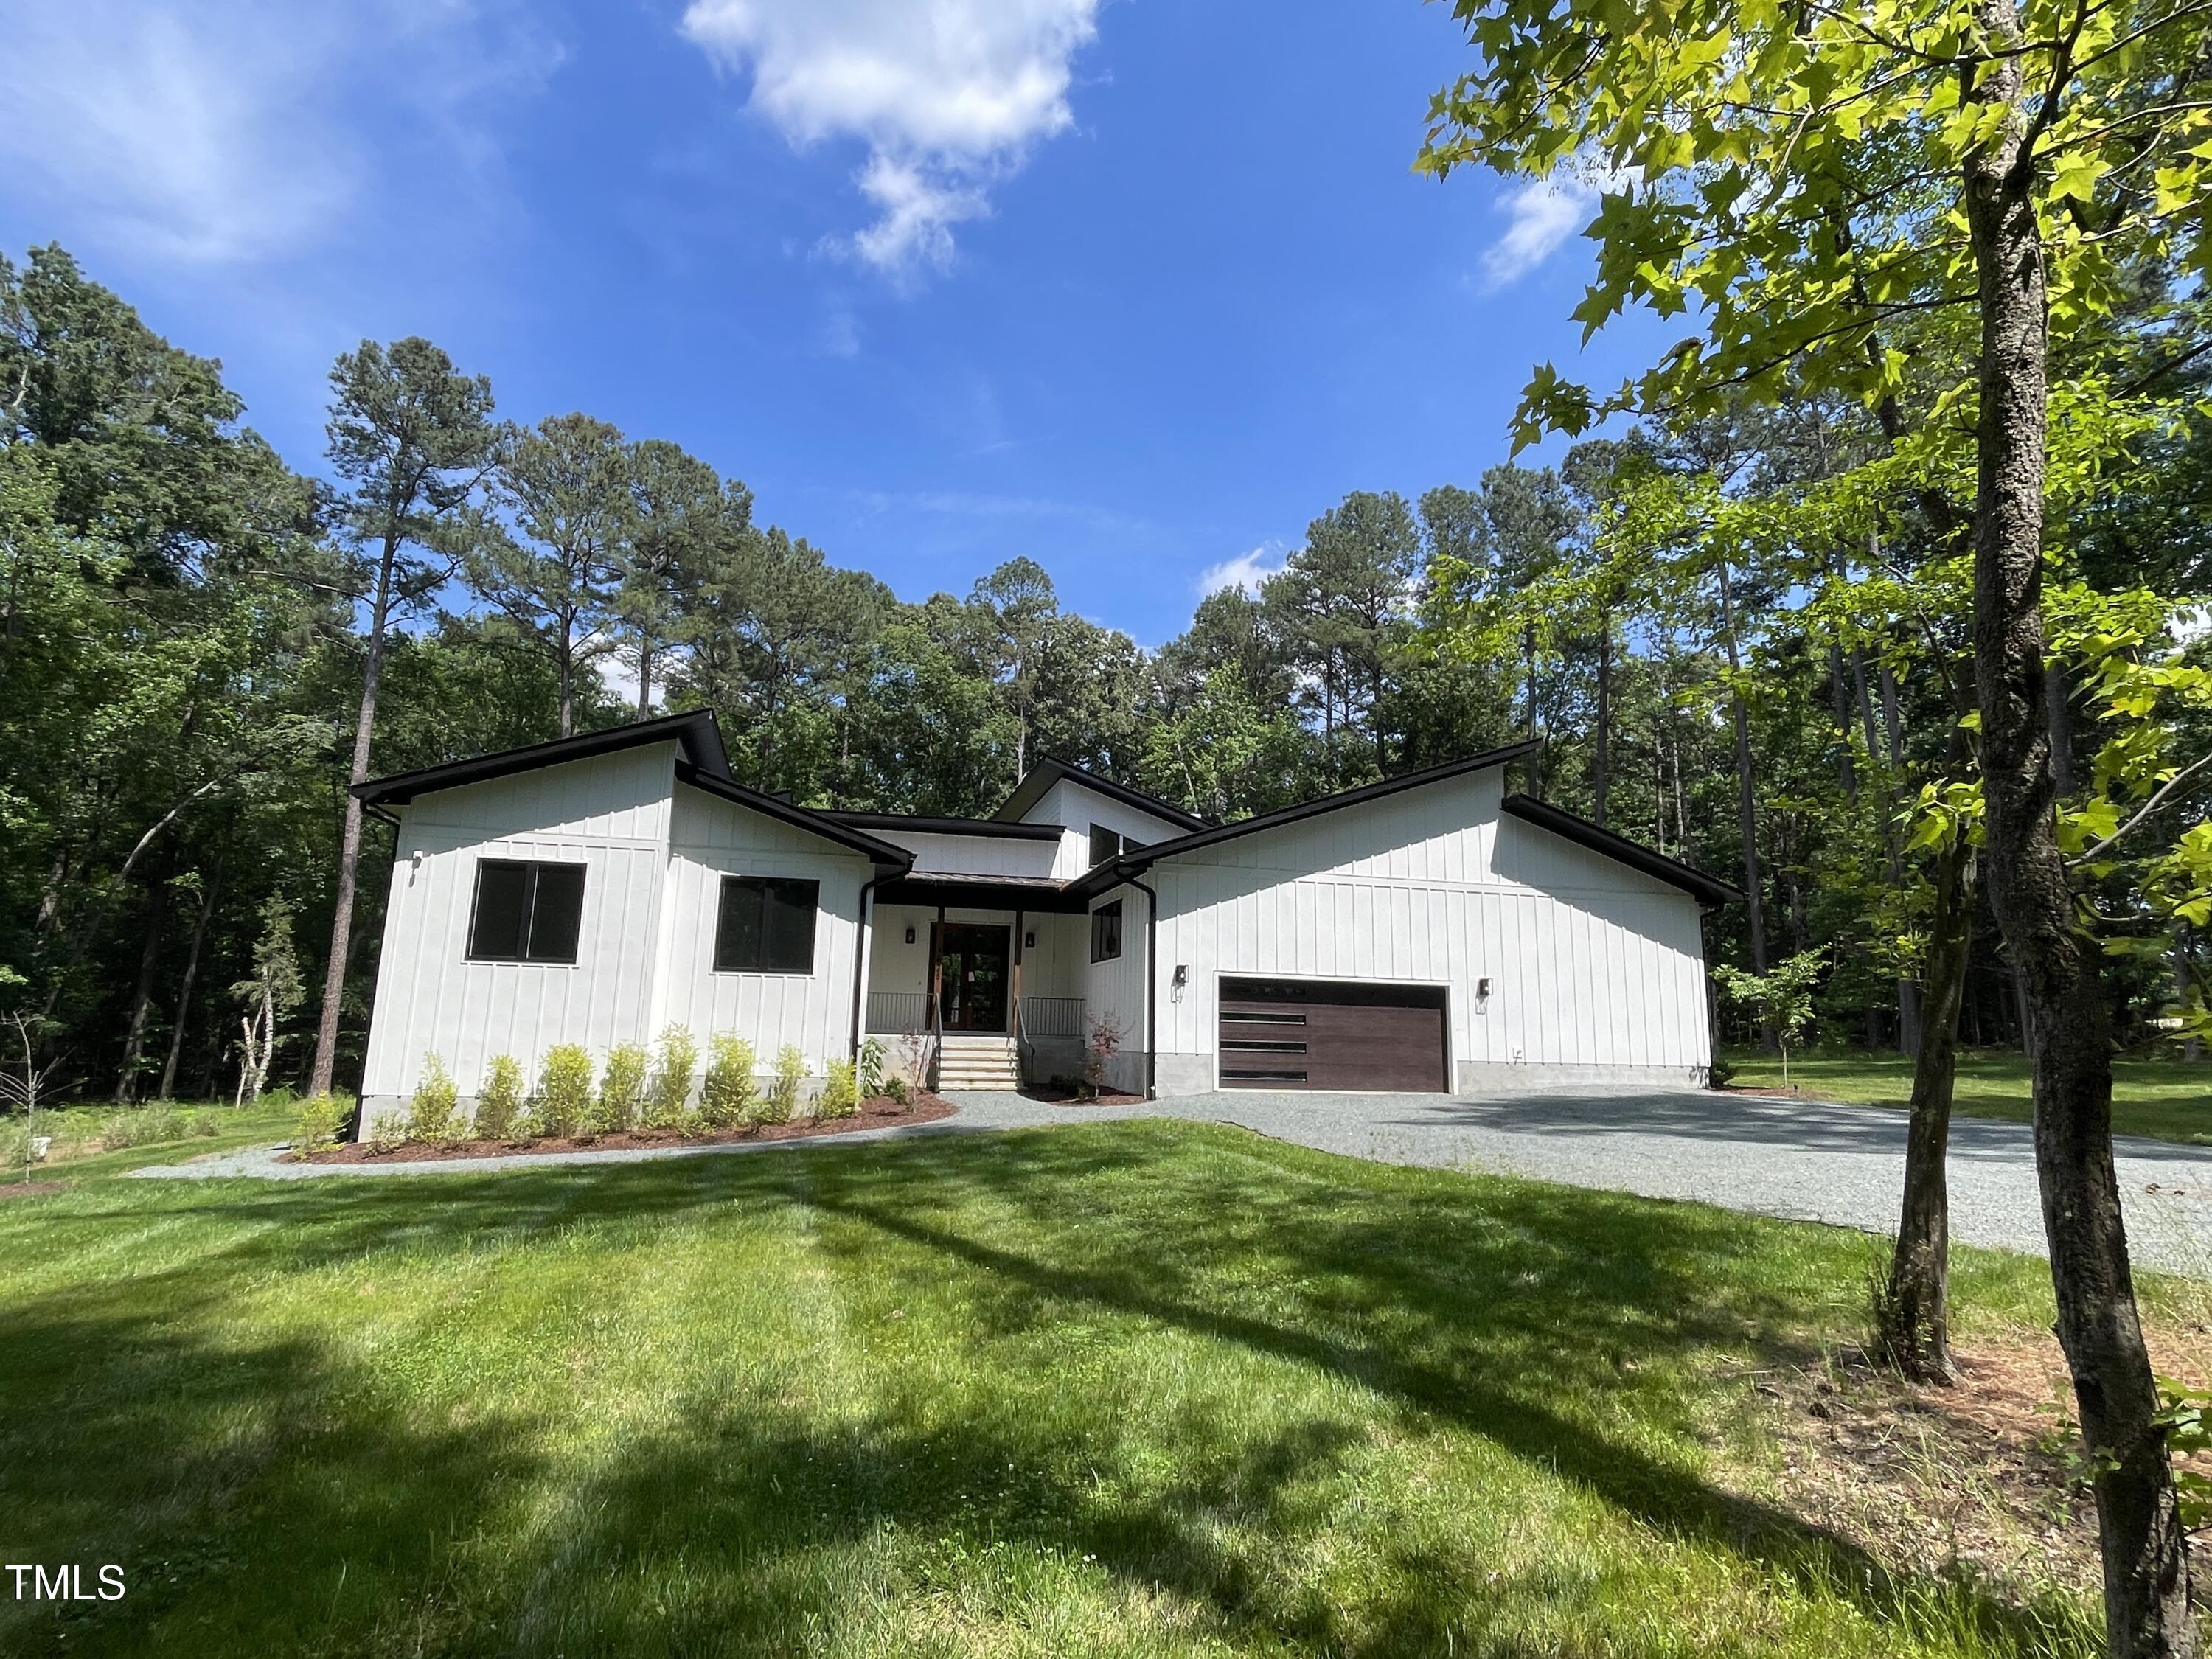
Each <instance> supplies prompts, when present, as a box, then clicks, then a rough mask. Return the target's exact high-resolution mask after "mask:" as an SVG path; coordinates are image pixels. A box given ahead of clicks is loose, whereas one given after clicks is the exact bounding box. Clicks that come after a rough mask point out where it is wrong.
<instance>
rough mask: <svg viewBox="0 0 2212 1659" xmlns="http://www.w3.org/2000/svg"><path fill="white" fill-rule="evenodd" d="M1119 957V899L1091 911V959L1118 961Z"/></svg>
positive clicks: (1096, 960) (1095, 960) (1094, 960)
mask: <svg viewBox="0 0 2212 1659" xmlns="http://www.w3.org/2000/svg"><path fill="white" fill-rule="evenodd" d="M1120 960H1121V900H1119V899H1115V901H1114V902H1112V903H1111V904H1102V905H1100V906H1099V907H1098V908H1097V909H1096V910H1093V911H1092V912H1091V961H1093V962H1118V961H1120Z"/></svg>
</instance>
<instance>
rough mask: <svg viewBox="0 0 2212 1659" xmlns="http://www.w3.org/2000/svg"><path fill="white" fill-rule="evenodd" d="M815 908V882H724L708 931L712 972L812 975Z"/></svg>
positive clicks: (818, 895) (818, 897) (818, 891)
mask: <svg viewBox="0 0 2212 1659" xmlns="http://www.w3.org/2000/svg"><path fill="white" fill-rule="evenodd" d="M821 908H822V884H821V883H820V882H818V881H783V880H779V879H777V878H775V877H772V876H724V877H723V878H722V914H721V916H720V920H719V921H717V922H716V924H715V927H714V971H715V972H716V973H718V974H811V973H812V972H813V971H814V918H815V916H816V915H817V913H818V912H819V911H820V909H821Z"/></svg>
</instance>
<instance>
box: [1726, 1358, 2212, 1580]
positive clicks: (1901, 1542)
mask: <svg viewBox="0 0 2212 1659" xmlns="http://www.w3.org/2000/svg"><path fill="white" fill-rule="evenodd" d="M2150 1340H2151V1347H2152V1361H2153V1364H2154V1366H2155V1367H2156V1369H2157V1370H2158V1371H2159V1372H2160V1375H2161V1376H2177V1377H2180V1378H2182V1379H2184V1380H2187V1381H2191V1382H2200V1381H2202V1379H2203V1375H2204V1364H2205V1361H2206V1359H2207V1358H2208V1357H2209V1356H2212V1340H2208V1336H2207V1333H2206V1332H2205V1331H2204V1330H2203V1328H2194V1329H2191V1330H2186V1331H2167V1332H2153V1333H2151V1334H2150ZM1954 1358H1955V1360H1956V1362H1957V1369H1958V1381H1957V1382H1956V1383H1954V1384H1953V1385H1952V1386H1951V1387H1949V1388H1942V1387H1935V1386H1920V1385H1916V1384H1912V1383H1905V1382H1903V1381H1902V1380H1900V1379H1899V1378H1898V1377H1897V1376H1894V1375H1893V1374H1892V1373H1891V1372H1889V1371H1887V1370H1882V1369H1881V1368H1880V1367H1878V1366H1876V1365H1875V1364H1873V1362H1872V1361H1871V1360H1870V1359H1869V1357H1868V1356H1867V1355H1866V1353H1865V1352H1863V1351H1862V1350H1860V1349H1857V1348H1855V1347H1850V1348H1844V1349H1840V1350H1838V1351H1837V1352H1833V1353H1832V1354H1830V1355H1829V1356H1827V1358H1826V1359H1825V1360H1822V1361H1815V1362H1814V1363H1812V1364H1803V1365H1784V1366H1779V1367H1778V1368H1776V1369H1773V1370H1765V1371H1762V1372H1758V1373H1754V1374H1753V1386H1754V1388H1755V1389H1756V1391H1757V1393H1758V1395H1759V1396H1760V1397H1761V1399H1762V1401H1764V1402H1765V1405H1766V1407H1767V1411H1766V1426H1767V1427H1768V1428H1769V1430H1770V1431H1771V1433H1772V1434H1773V1436H1774V1442H1775V1447H1776V1450H1777V1451H1778V1454H1779V1456H1778V1463H1779V1467H1778V1468H1777V1469H1774V1470H1771V1471H1769V1472H1767V1473H1766V1474H1765V1482H1766V1483H1770V1484H1769V1489H1768V1491H1767V1492H1765V1495H1766V1496H1769V1497H1772V1498H1779V1499H1780V1500H1781V1501H1782V1503H1783V1504H1784V1505H1785V1506H1786V1507H1787V1508H1788V1509H1789V1510H1790V1511H1791V1512H1792V1513H1793V1514H1795V1515H1796V1516H1798V1517H1799V1518H1801V1519H1802V1520H1803V1521H1805V1522H1808V1523H1809V1524H1811V1525H1813V1526H1816V1527H1819V1528H1822V1529H1824V1530H1826V1531H1828V1532H1832V1533H1834V1534H1837V1535H1838V1536H1839V1537H1841V1538H1844V1539H1845V1540H1847V1541H1849V1542H1850V1543H1852V1544H1854V1545H1856V1546H1857V1547H1859V1548H1861V1549H1863V1550H1864V1551H1866V1552H1867V1553H1868V1554H1869V1555H1870V1556H1872V1557H1874V1558H1875V1559H1876V1560H1878V1561H1880V1562H1881V1563H1882V1564H1883V1565H1885V1566H1887V1567H1888V1568H1889V1569H1891V1570H1892V1571H1898V1572H1904V1573H1913V1574H1942V1573H1957V1572H1965V1573H1966V1574H1968V1575H1969V1576H1971V1577H1974V1578H1977V1579H1979V1580H1982V1581H1983V1582H1985V1583H1990V1584H1991V1585H1992V1586H1994V1587H1999V1588H2001V1589H2003V1590H2005V1591H2006V1592H2008V1594H2011V1595H2020V1596H2026V1595H2032V1594H2033V1593H2034V1592H2035V1591H2036V1590H2037V1589H2042V1588H2045V1587H2048V1586H2051V1585H2057V1586H2058V1587H2060V1588H2063V1589H2068V1590H2071V1591H2075V1592H2076V1593H2078V1594H2081V1595H2087V1596H2091V1597H2094V1596H2096V1595H2099V1594H2100V1586H2101V1577H2100V1568H2099V1565H2098V1556H2097V1524H2096V1513H2095V1509H2094V1506H2093V1503H2092V1501H2091V1498H2090V1495H2089V1491H2088V1488H2087V1485H2086V1484H2085V1481H2084V1479H2083V1464H2082V1460H2081V1440H2080V1437H2079V1434H2078V1432H2077V1431H2076V1428H2075V1421H2074V1416H2073V1401H2072V1395H2071V1392H2070V1389H2069V1385H2068V1383H2067V1375H2066V1362H2065V1358H2064V1356H2063V1354H2062V1353H2061V1352H2060V1351H2059V1347H2058V1343H2057V1340H2056V1339H2055V1338H2053V1337H2052V1336H2051V1335H2050V1334H2048V1333H2047V1332H2023V1333H2021V1334H2017V1335H2015V1336H2009V1337H2004V1338H1993V1339H1986V1340H1978V1341H1975V1342H1972V1343H1970V1344H1966V1345H1964V1346H1958V1347H1956V1348H1954ZM1761 1484H1762V1482H1761V1481H1760V1480H1759V1476H1758V1475H1757V1474H1751V1475H1750V1478H1749V1480H1748V1481H1747V1485H1748V1486H1754V1487H1755V1486H1759V1485H1761ZM1747 1495H1752V1494H1751V1493H1750V1492H1747Z"/></svg>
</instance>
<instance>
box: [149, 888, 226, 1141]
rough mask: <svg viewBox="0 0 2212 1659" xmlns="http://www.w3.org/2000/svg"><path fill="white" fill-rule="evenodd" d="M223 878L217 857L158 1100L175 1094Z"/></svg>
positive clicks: (188, 950)
mask: <svg viewBox="0 0 2212 1659" xmlns="http://www.w3.org/2000/svg"><path fill="white" fill-rule="evenodd" d="M221 882H222V860H221V859H217V860H216V866H215V868H214V870H212V871H211V872H209V875H208V878H207V880H206V884H204V886H203V887H202V889H201V890H200V913H199V915H198V916H197V918H196V919H195V920H194V921H193V922H192V942H191V945H188V946H186V947H185V981H184V984H183V986H182V987H181V988H180V989H179V991H178V992H177V1013H176V1018H173V1020H171V1021H170V1022H169V1057H168V1058H167V1060H163V1061H162V1062H161V1091H160V1092H159V1093H158V1094H157V1095H156V1096H155V1098H156V1099H158V1100H170V1099H173V1098H174V1097H175V1096H174V1092H173V1091H175V1089H176V1086H177V1061H178V1060H179V1059H180V1058H181V1057H182V1056H183V1054H184V1052H185V1016H186V1015H188V1014H189V1013H190V1012H191V1006H192V984H193V981H196V980H197V979H198V978H199V976H200V946H201V945H202V944H204V942H205V941H206V939H207V930H208V919H209V917H210V916H212V915H214V914H215V891H216V887H217V886H218V885H219V884H221Z"/></svg>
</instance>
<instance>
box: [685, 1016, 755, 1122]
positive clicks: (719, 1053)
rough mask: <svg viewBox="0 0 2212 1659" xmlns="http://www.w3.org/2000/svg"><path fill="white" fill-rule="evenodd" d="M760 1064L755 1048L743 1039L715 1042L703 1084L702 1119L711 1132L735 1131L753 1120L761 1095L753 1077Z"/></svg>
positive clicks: (729, 1037) (701, 1095) (728, 1037)
mask: <svg viewBox="0 0 2212 1659" xmlns="http://www.w3.org/2000/svg"><path fill="white" fill-rule="evenodd" d="M756 1064H757V1060H755V1058H754V1055H753V1045H752V1044H751V1043H750V1042H746V1041H745V1040H744V1038H743V1037H734V1036H717V1037H716V1038H715V1039H714V1056H713V1058H712V1059H710V1060H708V1062H707V1075H706V1076H705V1077H703V1078H702V1079H700V1080H699V1117H700V1121H702V1122H703V1123H705V1124H706V1125H707V1127H708V1128H710V1129H732V1128H735V1127H737V1126H738V1124H740V1123H743V1122H745V1121H747V1120H748V1119H750V1117H751V1115H752V1109H753V1102H754V1100H755V1098H756V1097H757V1095H758V1093H759V1085H758V1083H757V1081H756V1080H755V1079H754V1077H753V1067H754V1066H755V1065H756Z"/></svg>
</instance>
